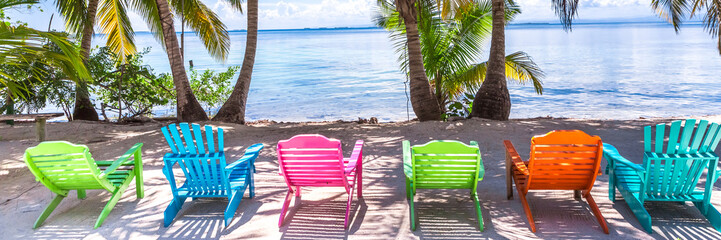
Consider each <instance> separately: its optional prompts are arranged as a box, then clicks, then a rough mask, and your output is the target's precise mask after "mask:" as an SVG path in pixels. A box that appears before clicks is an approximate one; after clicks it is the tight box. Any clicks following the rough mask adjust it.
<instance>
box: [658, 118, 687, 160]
mask: <svg viewBox="0 0 721 240" xmlns="http://www.w3.org/2000/svg"><path fill="white" fill-rule="evenodd" d="M680 131H681V120H679V121H675V122H672V123H671V131H669V132H668V143H667V145H666V146H667V148H666V153H671V154H673V153H676V149H677V147H678V134H679V132H680ZM656 144H663V142H661V143H656Z"/></svg>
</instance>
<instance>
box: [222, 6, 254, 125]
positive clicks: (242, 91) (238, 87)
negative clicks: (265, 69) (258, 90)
mask: <svg viewBox="0 0 721 240" xmlns="http://www.w3.org/2000/svg"><path fill="white" fill-rule="evenodd" d="M231 4H235V5H237V7H236V8H237V9H240V2H239V1H231ZM257 44H258V0H248V31H247V33H246V41H245V57H244V58H243V65H242V67H241V69H240V75H238V80H237V81H236V82H235V87H233V92H232V93H231V94H230V97H228V100H227V101H226V102H225V103H224V104H223V106H222V107H220V110H218V114H216V115H215V117H213V120H214V121H223V122H234V123H239V124H244V123H245V106H246V103H247V100H248V91H249V90H250V80H251V76H252V75H253V64H254V63H255V50H256V46H257Z"/></svg>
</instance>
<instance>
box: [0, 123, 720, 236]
mask: <svg viewBox="0 0 721 240" xmlns="http://www.w3.org/2000/svg"><path fill="white" fill-rule="evenodd" d="M697 118H698V119H707V120H710V121H713V122H717V123H721V115H711V116H704V117H697ZM675 119H678V118H654V119H634V120H591V119H553V118H534V119H512V120H510V121H504V122H501V121H491V120H481V119H469V120H462V121H455V122H417V121H414V122H395V123H380V124H358V123H348V122H337V121H336V122H304V123H275V124H267V125H263V124H254V125H238V124H228V123H218V122H203V123H199V124H201V125H204V124H210V125H213V126H214V127H221V128H223V129H224V131H225V134H224V136H225V151H226V155H227V156H229V157H228V159H227V161H228V162H232V161H234V160H235V159H238V158H239V157H240V156H241V155H242V153H243V149H245V148H246V147H248V146H250V145H252V144H255V143H262V144H263V145H264V146H265V149H264V150H263V151H262V152H261V154H260V156H259V157H258V159H257V160H256V167H257V173H255V174H254V179H255V183H256V197H255V198H252V199H248V198H244V199H243V200H242V202H241V203H240V206H239V207H238V210H237V212H236V215H235V218H234V220H233V222H231V223H230V225H229V226H228V227H227V228H224V227H223V209H224V208H225V206H226V205H227V200H222V199H218V200H212V199H211V200H205V199H204V200H198V201H189V202H188V203H186V204H185V205H184V206H183V208H182V210H181V211H180V214H179V215H178V217H176V220H175V222H174V223H173V224H172V225H171V226H170V227H168V228H165V227H163V226H162V225H163V220H162V219H163V210H164V209H165V208H166V207H167V205H168V203H169V201H170V197H169V196H170V195H171V192H170V187H168V182H167V180H166V179H165V177H164V175H163V173H162V170H161V169H162V166H163V161H162V157H163V155H164V154H165V153H166V152H169V149H168V146H167V144H166V143H165V140H164V137H163V134H162V133H161V132H160V128H161V127H162V126H164V125H167V124H169V122H153V123H143V124H138V123H135V124H105V123H94V122H85V121H74V122H66V123H48V126H47V129H46V131H47V139H48V140H50V141H53V140H66V141H70V142H73V143H76V144H84V145H87V146H88V147H89V149H90V152H91V154H92V156H93V158H94V159H96V160H112V159H115V158H117V157H118V156H120V155H122V154H123V153H124V152H125V151H126V150H127V149H128V148H129V147H130V146H132V145H133V144H135V143H137V142H142V143H144V145H143V148H142V152H143V156H142V161H143V165H144V167H143V168H144V171H143V175H144V176H143V177H144V181H143V182H144V184H145V198H143V199H136V198H135V192H134V190H135V189H134V188H135V187H134V185H135V184H131V186H130V187H129V188H128V190H126V192H125V194H124V195H123V197H122V198H121V199H120V201H119V202H118V204H117V205H116V206H115V208H114V209H113V211H112V212H111V213H110V215H109V216H108V218H107V219H106V220H105V223H104V224H103V226H101V227H100V228H98V229H93V225H94V222H95V220H96V219H97V216H98V215H99V214H100V212H101V211H102V209H103V207H104V205H105V203H106V201H107V200H108V199H109V198H110V194H107V193H105V192H103V191H97V190H91V191H88V193H87V196H88V197H87V198H86V199H84V200H79V199H77V197H75V193H72V194H71V195H70V196H71V197H68V198H66V199H65V200H63V202H62V203H61V204H60V205H59V206H58V208H57V209H56V210H55V212H53V214H52V215H50V217H49V218H48V219H47V220H46V221H45V223H44V225H43V226H41V227H40V228H38V229H37V230H32V228H31V227H32V224H33V222H34V221H35V219H36V218H37V217H38V216H39V214H40V212H41V211H42V210H43V208H44V207H45V206H46V205H47V204H48V203H49V202H50V201H51V199H52V194H50V192H49V191H48V190H47V189H46V188H45V187H44V186H42V185H41V184H39V183H37V182H36V181H35V179H34V177H33V175H32V174H30V173H29V171H28V169H27V167H26V166H25V163H24V161H23V154H24V151H25V149H26V148H28V147H32V146H35V145H37V144H38V142H37V141H35V140H34V139H35V138H34V136H35V135H34V124H25V123H23V124H18V125H16V126H14V127H10V126H8V125H5V124H0V137H2V139H1V140H0V152H2V153H3V156H4V157H3V158H0V188H2V189H5V190H6V192H5V194H3V195H0V225H2V226H5V227H3V228H0V235H1V236H7V237H8V238H23V239H26V238H46V239H57V238H78V239H83V238H85V239H95V238H107V239H186V238H193V237H195V238H197V237H201V238H206V239H307V238H309V236H313V237H317V238H328V239H478V238H491V239H550V238H564V239H649V238H661V239H676V238H681V239H690V238H696V237H698V236H705V238H709V239H721V233H720V232H718V231H716V230H715V229H713V228H712V227H711V225H710V224H709V223H708V222H707V221H705V220H703V218H704V217H703V216H702V215H701V214H700V213H699V212H698V211H697V210H696V209H695V208H694V207H693V206H692V205H679V204H673V203H671V204H664V203H653V204H648V210H649V212H650V214H651V216H652V217H653V221H654V223H653V226H654V227H653V229H654V233H653V234H648V233H646V232H645V231H644V230H643V228H642V227H641V226H640V224H639V223H638V220H636V218H635V217H634V215H633V213H632V212H631V210H630V209H629V208H628V206H627V205H626V204H625V202H624V201H623V200H621V198H620V197H617V200H616V201H615V202H612V201H610V200H609V199H608V175H606V174H602V175H600V176H598V177H597V180H596V184H595V185H594V188H593V189H592V191H591V194H592V195H593V197H594V198H595V199H596V202H597V204H598V205H599V207H600V209H601V212H602V214H603V215H604V217H605V218H606V221H607V224H608V225H609V228H610V231H611V234H609V235H606V234H604V233H603V232H602V231H601V229H600V227H599V225H598V223H597V222H596V219H595V217H594V216H593V214H592V213H591V212H590V210H589V209H588V206H587V204H586V203H585V202H584V201H576V200H574V199H573V192H572V191H534V192H532V193H531V194H530V195H529V196H530V197H529V203H530V204H531V209H532V211H533V214H534V217H535V218H536V226H537V227H538V231H537V232H535V233H533V232H531V231H530V230H529V228H528V223H527V222H526V218H525V214H524V211H523V208H522V205H521V203H520V201H519V200H518V198H514V199H513V200H506V197H505V196H506V195H505V161H504V159H505V150H504V148H503V143H502V141H503V140H511V141H512V142H513V144H514V145H515V146H516V149H517V150H518V151H519V153H520V155H521V157H522V158H524V159H527V158H528V156H529V152H528V151H529V148H530V139H531V137H532V136H534V135H539V134H545V133H546V132H548V131H550V130H556V129H580V130H582V131H584V132H586V133H588V134H591V135H598V136H600V137H601V138H602V140H603V141H604V142H606V143H610V144H613V145H614V146H616V147H617V149H618V150H619V151H620V152H621V154H623V155H624V157H626V158H627V159H629V160H630V161H633V162H636V163H640V161H641V159H642V158H643V152H642V149H643V143H642V138H643V127H644V126H647V125H652V124H657V123H667V122H670V121H672V120H675ZM303 133H310V134H322V135H325V136H328V137H332V138H337V139H339V140H341V141H342V146H343V150H344V154H345V155H346V156H347V155H349V153H350V151H351V149H352V148H353V143H354V142H355V140H357V139H362V140H364V141H365V144H364V150H363V154H364V158H363V159H364V160H363V164H364V165H363V169H364V170H363V171H364V173H363V174H364V180H363V184H364V186H363V188H364V189H363V192H364V198H363V199H361V200H354V202H353V208H352V212H351V214H352V215H351V216H352V217H351V221H352V222H351V224H350V227H349V228H348V229H347V230H345V229H344V228H343V218H344V214H345V204H346V201H347V198H346V195H345V193H344V192H343V190H340V189H333V188H328V189H324V188H310V187H309V188H304V189H303V197H302V200H300V199H298V200H294V201H293V202H292V203H291V207H290V212H289V213H288V215H287V216H286V223H285V224H284V225H283V226H282V227H280V228H278V227H277V223H278V214H279V212H280V208H281V206H282V202H283V198H284V197H285V191H286V190H287V186H286V185H285V182H284V180H283V178H282V176H279V175H278V174H277V171H278V164H277V155H276V145H277V143H278V141H279V140H282V139H288V138H290V137H291V136H294V135H297V134H303ZM434 139H451V140H459V141H462V142H466V143H467V142H469V141H477V142H478V144H479V147H480V150H481V153H482V159H483V164H484V166H485V170H486V175H485V179H483V180H482V181H480V182H479V184H478V192H479V198H480V203H481V205H482V212H483V216H482V217H483V219H484V222H485V226H486V230H485V231H484V232H480V231H478V226H477V225H478V222H477V217H476V214H475V208H474V205H473V201H472V200H471V199H469V198H468V193H467V192H465V191H458V190H427V191H426V190H423V191H418V196H417V198H416V201H415V203H416V213H417V216H418V229H417V230H416V231H410V227H409V224H410V221H409V211H408V207H409V205H408V202H407V200H406V197H405V191H404V190H403V187H404V180H403V179H404V178H403V177H402V176H403V170H402V150H401V142H402V141H403V140H409V141H411V144H413V145H416V144H423V143H425V142H428V141H430V140H434ZM716 152H717V153H719V152H720V151H719V150H717V151H716ZM605 165H606V163H605V160H603V162H602V163H601V166H602V167H605ZM714 191H721V182H719V181H717V182H716V184H715V186H714ZM247 196H248V195H247V193H246V197H247ZM711 203H712V204H714V205H715V206H721V194H714V195H713V196H712V200H711ZM308 234H311V235H308Z"/></svg>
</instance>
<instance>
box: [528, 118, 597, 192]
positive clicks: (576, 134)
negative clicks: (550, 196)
mask: <svg viewBox="0 0 721 240" xmlns="http://www.w3.org/2000/svg"><path fill="white" fill-rule="evenodd" d="M602 148H603V143H602V142H601V138H600V137H598V136H589V135H588V134H586V133H584V132H582V131H579V130H561V131H558V130H557V131H552V132H550V133H548V134H546V135H543V136H536V137H533V139H532V140H531V154H530V160H529V163H528V169H529V172H530V176H529V177H528V179H527V184H526V186H527V187H528V189H548V190H552V189H558V190H582V189H586V190H591V188H592V187H593V184H594V182H595V180H596V176H597V173H598V171H599V169H600V164H601V156H602V153H603V151H602V150H603V149H602Z"/></svg>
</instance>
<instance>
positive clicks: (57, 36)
mask: <svg viewBox="0 0 721 240" xmlns="http://www.w3.org/2000/svg"><path fill="white" fill-rule="evenodd" d="M34 3H37V1H36V0H0V66H1V67H0V92H2V93H3V95H5V96H6V97H5V99H6V101H5V104H2V108H0V109H1V110H5V112H6V113H13V112H14V110H15V106H14V102H15V100H16V99H21V100H25V101H24V102H25V104H24V105H23V106H21V107H25V108H28V109H32V108H40V107H43V106H44V104H45V102H44V101H32V99H30V98H33V96H34V95H36V93H35V90H37V89H34V88H35V87H36V86H37V85H38V84H42V83H43V82H45V81H49V82H50V83H52V82H53V81H52V80H53V79H57V80H59V81H68V80H72V81H78V80H80V79H84V78H87V77H88V76H89V75H88V72H87V70H86V68H85V66H84V65H83V63H82V60H81V57H80V54H79V52H78V50H77V48H76V46H75V45H73V44H72V43H71V42H70V41H68V37H67V34H64V33H57V32H45V31H40V30H36V29H33V28H30V27H27V25H26V24H23V23H13V22H11V20H10V19H9V18H7V17H6V16H5V10H8V9H11V8H19V7H28V6H31V5H32V4H34ZM55 90H57V91H60V89H49V90H48V91H55Z"/></svg>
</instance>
